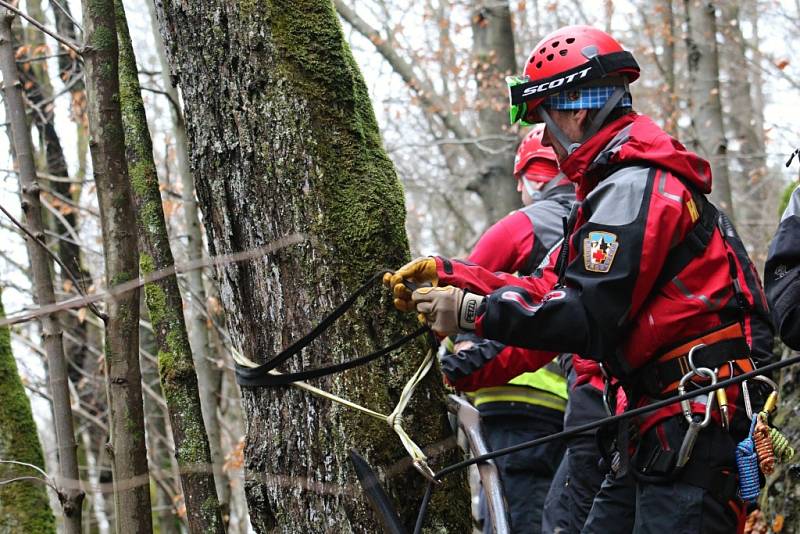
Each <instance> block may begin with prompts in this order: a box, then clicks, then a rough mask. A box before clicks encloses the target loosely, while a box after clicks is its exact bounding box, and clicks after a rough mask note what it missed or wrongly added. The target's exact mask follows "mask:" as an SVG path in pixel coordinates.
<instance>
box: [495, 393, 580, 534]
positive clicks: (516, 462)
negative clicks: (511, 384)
mask: <svg viewBox="0 0 800 534" xmlns="http://www.w3.org/2000/svg"><path fill="white" fill-rule="evenodd" d="M509 404H511V403H509ZM481 408H483V407H481ZM495 413H496V412H495ZM481 420H482V423H483V432H484V437H485V438H486V441H487V442H488V446H489V448H490V449H491V450H497V449H500V448H503V447H510V446H512V445H517V444H519V443H523V442H525V441H530V440H533V439H537V438H540V437H543V436H548V435H550V434H555V433H557V432H560V431H561V430H562V428H563V412H560V411H557V410H552V409H549V408H543V407H536V408H535V409H534V410H531V409H530V407H526V409H525V411H524V415H523V414H522V413H521V412H520V413H517V414H516V415H486V414H484V412H483V410H482V411H481ZM563 455H564V443H563V442H561V441H552V442H550V443H545V444H543V445H541V446H539V447H529V448H527V449H524V450H521V451H518V452H515V453H512V454H507V455H504V456H500V457H499V458H496V459H495V462H496V464H497V468H498V471H499V472H500V480H501V482H502V484H503V490H504V493H505V497H506V504H507V505H508V512H509V518H510V521H511V532H512V533H514V534H522V533H525V534H531V533H536V534H538V533H540V532H541V531H542V530H541V524H542V508H543V507H544V501H545V497H546V496H547V492H548V490H549V488H550V483H551V481H552V479H553V475H554V474H555V472H556V469H557V468H558V465H559V463H560V462H561V458H562V456H563ZM481 509H482V511H483V517H484V518H486V513H487V511H486V506H485V499H483V500H482V505H481ZM483 531H484V532H485V533H487V534H488V533H491V522H490V521H489V520H484V530H483Z"/></svg>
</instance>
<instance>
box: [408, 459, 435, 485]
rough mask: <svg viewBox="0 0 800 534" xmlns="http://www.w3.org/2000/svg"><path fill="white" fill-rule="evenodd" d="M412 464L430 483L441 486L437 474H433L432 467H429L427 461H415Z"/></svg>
mask: <svg viewBox="0 0 800 534" xmlns="http://www.w3.org/2000/svg"><path fill="white" fill-rule="evenodd" d="M412 464H413V465H414V469H416V470H417V471H419V473H420V474H421V475H422V476H424V477H425V478H427V479H428V481H430V482H433V483H434V484H441V483H442V481H441V480H437V479H436V473H434V472H433V469H431V466H429V465H428V462H426V461H425V460H413V461H412Z"/></svg>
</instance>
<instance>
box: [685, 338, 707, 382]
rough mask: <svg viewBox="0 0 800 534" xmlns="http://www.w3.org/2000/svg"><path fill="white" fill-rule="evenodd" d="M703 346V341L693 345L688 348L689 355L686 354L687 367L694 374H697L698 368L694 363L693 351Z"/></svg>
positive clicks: (698, 372)
mask: <svg viewBox="0 0 800 534" xmlns="http://www.w3.org/2000/svg"><path fill="white" fill-rule="evenodd" d="M705 346H706V344H705V343H699V344H697V345H695V346H694V347H692V348H691V349H689V356H688V358H689V368H690V369H691V370H692V372H693V373H694V374H696V375H699V374H700V371H698V369H699V368H698V367H697V366H696V365H695V364H694V351H696V350H697V349H702V348H703V347H705Z"/></svg>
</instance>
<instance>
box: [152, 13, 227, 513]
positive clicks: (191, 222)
mask: <svg viewBox="0 0 800 534" xmlns="http://www.w3.org/2000/svg"><path fill="white" fill-rule="evenodd" d="M147 8H148V10H149V12H150V17H151V27H152V29H153V36H154V39H155V40H156V51H157V53H158V60H159V64H160V65H161V76H162V79H163V81H164V89H165V91H166V92H167V94H168V95H169V100H170V115H171V116H172V126H173V133H174V135H175V153H176V156H177V160H178V174H179V175H180V181H181V186H182V205H183V215H184V224H185V226H186V227H185V232H186V241H185V242H186V256H187V257H186V260H187V261H189V262H196V261H199V260H202V259H203V255H204V245H203V235H202V232H203V228H202V225H201V224H200V214H199V212H198V209H197V200H196V199H195V194H194V179H193V177H192V171H191V170H190V169H189V147H188V142H187V140H186V122H185V120H184V117H183V111H182V109H181V106H180V97H179V95H178V90H177V89H176V88H175V86H174V85H173V84H172V80H171V79H170V76H169V63H168V62H167V56H166V52H165V50H164V42H163V41H162V39H161V34H160V33H159V32H158V20H157V19H156V13H155V6H154V5H153V2H147ZM185 281H186V282H187V283H188V286H189V291H188V295H185V296H186V297H187V298H186V299H185V300H186V301H187V302H188V304H187V313H188V318H189V321H188V322H189V324H188V325H187V328H188V330H189V345H190V346H191V348H192V356H193V357H194V367H195V369H196V370H197V382H198V385H199V387H200V404H201V406H202V408H203V422H204V423H205V426H206V433H207V434H208V445H209V447H210V448H211V462H212V464H213V466H214V482H215V484H216V487H217V497H218V498H219V503H220V507H221V508H222V513H223V519H224V515H225V514H227V512H228V510H229V509H230V501H231V486H230V479H229V478H228V475H227V473H225V471H224V470H223V469H222V468H223V464H224V463H225V455H224V453H223V449H222V432H221V429H220V423H219V419H218V412H217V410H218V408H219V404H220V391H221V388H222V373H221V372H220V370H219V369H217V368H216V367H215V366H214V365H213V364H212V357H211V355H212V352H211V347H210V341H209V337H208V325H207V324H206V319H205V316H204V314H203V313H202V311H201V310H204V309H205V307H206V300H207V297H206V290H205V285H204V283H203V270H202V269H192V270H191V271H189V272H188V273H186V278H185ZM237 420H241V418H240V417H237ZM238 437H239V436H237V437H236V439H238ZM226 522H227V521H226Z"/></svg>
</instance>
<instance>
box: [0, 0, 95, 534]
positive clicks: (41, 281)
mask: <svg viewBox="0 0 800 534" xmlns="http://www.w3.org/2000/svg"><path fill="white" fill-rule="evenodd" d="M13 18H14V17H13V14H11V13H10V12H9V11H7V10H5V9H2V10H0V69H2V73H3V81H4V90H5V101H6V116H7V117H8V120H9V122H10V123H11V131H12V137H13V140H14V143H13V145H14V153H15V157H16V160H17V167H18V168H19V179H20V190H21V191H22V211H23V214H24V216H25V223H26V224H27V226H28V229H29V231H30V232H31V233H32V234H33V235H34V236H35V237H37V238H38V239H39V241H40V242H41V241H43V238H44V223H43V219H42V205H41V201H40V199H39V193H40V187H39V184H38V182H37V179H36V166H35V163H34V159H33V144H32V142H31V133H30V128H29V126H28V123H27V120H26V117H25V108H24V104H23V99H22V90H21V88H20V83H19V79H18V78H17V65H16V59H15V57H14V48H13V41H12V37H11V21H12V20H13ZM25 242H26V246H27V249H28V256H29V258H30V263H31V270H32V273H33V283H34V286H35V290H36V302H37V303H38V304H39V306H45V305H47V304H52V303H53V302H55V292H54V289H53V278H52V271H51V268H52V260H51V258H50V257H49V256H48V255H47V253H46V252H45V251H44V250H43V249H42V247H41V246H40V245H39V244H37V243H36V242H34V241H33V240H31V239H26V240H25ZM41 327H42V338H43V345H44V349H45V353H46V354H47V366H48V373H49V380H50V395H51V396H52V399H53V410H54V419H55V431H56V444H57V448H58V463H59V475H60V476H59V480H57V485H58V487H59V489H60V491H61V492H62V493H63V495H62V507H63V512H64V527H65V530H66V532H67V533H69V534H78V533H79V532H80V530H81V505H82V503H83V498H84V493H83V491H82V490H81V488H80V475H79V472H78V457H77V446H76V443H75V433H74V428H73V424H72V409H71V404H70V394H69V385H68V377H67V363H66V358H65V357H64V346H63V341H62V330H61V324H60V322H59V318H58V316H57V315H56V314H50V315H44V316H42V319H41Z"/></svg>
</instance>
